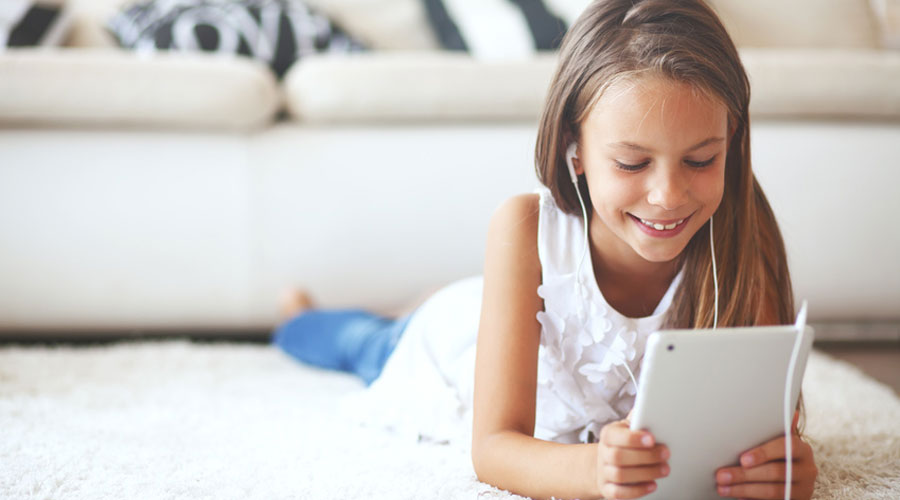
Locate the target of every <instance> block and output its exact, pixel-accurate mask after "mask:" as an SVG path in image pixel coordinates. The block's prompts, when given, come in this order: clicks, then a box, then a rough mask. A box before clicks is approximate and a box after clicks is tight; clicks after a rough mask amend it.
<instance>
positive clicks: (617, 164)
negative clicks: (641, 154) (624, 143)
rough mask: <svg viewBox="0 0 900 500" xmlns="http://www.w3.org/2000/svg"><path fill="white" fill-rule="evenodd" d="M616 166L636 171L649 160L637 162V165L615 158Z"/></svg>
mask: <svg viewBox="0 0 900 500" xmlns="http://www.w3.org/2000/svg"><path fill="white" fill-rule="evenodd" d="M615 162H616V167H618V168H620V169H622V170H625V171H626V172H637V171H638V170H640V169H642V168H644V167H646V166H647V165H648V164H649V163H650V162H649V161H645V162H643V163H638V164H637V165H630V164H628V163H622V162H620V161H619V160H615Z"/></svg>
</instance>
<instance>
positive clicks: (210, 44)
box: [109, 0, 363, 77]
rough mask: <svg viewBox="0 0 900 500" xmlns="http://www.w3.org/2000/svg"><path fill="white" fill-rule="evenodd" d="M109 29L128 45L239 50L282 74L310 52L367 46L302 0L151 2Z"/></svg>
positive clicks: (130, 9) (125, 14) (121, 14)
mask: <svg viewBox="0 0 900 500" xmlns="http://www.w3.org/2000/svg"><path fill="white" fill-rule="evenodd" d="M109 27H110V29H111V30H112V31H113V32H114V33H115V34H116V37H117V38H118V39H119V43H120V44H121V45H122V46H123V47H126V48H130V49H136V50H138V51H142V52H153V51H155V50H158V49H159V50H183V51H197V50H202V51H207V52H216V53H220V54H221V53H231V54H241V55H245V56H250V57H253V58H255V59H259V60H261V61H264V62H265V63H267V64H269V66H271V68H272V70H273V71H275V74H276V75H278V76H279V77H281V76H282V75H284V73H285V72H286V71H287V69H288V68H289V67H290V66H291V64H293V63H294V61H296V60H297V59H299V58H301V57H303V56H306V55H308V54H311V53H314V52H346V51H352V50H362V48H363V46H362V45H361V44H360V43H358V42H357V41H355V40H353V39H352V38H350V37H349V36H347V35H346V34H344V33H343V32H342V31H341V30H340V29H338V28H335V27H334V26H333V25H332V24H331V22H330V21H329V20H328V19H327V18H325V17H323V16H322V15H320V14H317V13H315V12H312V11H310V9H309V8H308V7H307V6H306V5H305V4H304V3H303V2H302V1H301V0H230V1H221V0H178V1H174V2H173V1H170V0H169V1H165V0H148V1H144V2H139V3H136V4H134V5H131V6H129V7H127V8H125V9H123V10H122V11H120V12H119V13H118V14H117V15H116V16H114V17H113V18H112V19H111V20H110V22H109Z"/></svg>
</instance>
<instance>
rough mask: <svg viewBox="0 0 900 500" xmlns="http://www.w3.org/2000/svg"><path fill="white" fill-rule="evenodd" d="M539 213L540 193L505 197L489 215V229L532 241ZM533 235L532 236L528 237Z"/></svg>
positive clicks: (535, 236) (535, 234)
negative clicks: (490, 215) (492, 213)
mask: <svg viewBox="0 0 900 500" xmlns="http://www.w3.org/2000/svg"><path fill="white" fill-rule="evenodd" d="M540 215H541V195H540V194H539V193H537V192H535V193H523V194H517V195H515V196H512V197H510V198H507V199H506V200H505V201H504V202H503V203H502V204H500V206H499V207H498V208H497V210H496V211H495V212H494V215H493V216H492V217H491V231H492V232H497V231H501V232H504V233H507V235H508V236H510V237H513V236H514V237H515V238H514V239H517V240H518V239H520V238H525V240H524V241H529V242H531V243H534V242H535V241H537V240H536V238H537V232H538V225H539V224H538V223H539V221H540ZM531 236H534V238H529V237H531Z"/></svg>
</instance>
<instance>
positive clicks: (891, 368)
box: [814, 341, 900, 396]
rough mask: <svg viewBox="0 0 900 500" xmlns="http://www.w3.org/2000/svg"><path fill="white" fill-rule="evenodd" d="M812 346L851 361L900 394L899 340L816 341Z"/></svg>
mask: <svg viewBox="0 0 900 500" xmlns="http://www.w3.org/2000/svg"><path fill="white" fill-rule="evenodd" d="M814 348H815V349H816V350H819V351H822V352H824V353H826V354H828V355H830V356H832V357H834V358H837V359H840V360H843V361H847V362H849V363H852V364H853V365H855V366H856V367H857V368H859V369H860V370H862V371H863V372H864V373H865V374H866V375H868V376H870V377H872V378H874V379H875V380H878V381H879V382H881V383H883V384H886V385H888V386H889V387H892V388H893V389H894V393H895V394H897V395H898V396H900V342H891V341H885V342H842V341H831V342H816V343H815V344H814Z"/></svg>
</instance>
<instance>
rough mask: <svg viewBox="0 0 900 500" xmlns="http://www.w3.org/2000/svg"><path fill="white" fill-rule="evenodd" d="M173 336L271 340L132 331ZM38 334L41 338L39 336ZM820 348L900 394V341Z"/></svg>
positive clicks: (253, 336)
mask: <svg viewBox="0 0 900 500" xmlns="http://www.w3.org/2000/svg"><path fill="white" fill-rule="evenodd" d="M173 336H175V337H178V336H183V337H190V338H191V339H192V340H196V341H203V342H252V343H260V342H268V338H267V337H266V336H264V335H262V334H261V333H259V332H252V333H248V334H246V335H241V334H234V335H228V336H226V337H221V336H215V335H201V336H196V335H191V334H185V335H173V334H172V333H171V332H170V333H169V334H164V335H154V334H150V335H131V336H129V337H130V338H131V339H133V340H138V339H164V338H172V337H173ZM36 337H38V338H36ZM39 337H40V336H35V335H34V334H33V333H32V334H30V335H27V336H20V337H17V336H15V335H13V336H11V337H10V336H4V337H3V338H0V347H2V346H3V345H4V344H6V345H8V344H9V343H19V344H22V343H24V344H40V343H48V342H49V343H59V341H58V340H51V339H49V338H44V339H40V338H39ZM108 342H115V339H111V338H109V337H95V336H91V335H84V336H82V337H78V338H75V339H72V338H70V339H69V340H68V341H66V342H64V343H68V344H92V343H108ZM814 348H815V349H816V350H819V351H822V352H824V353H826V354H828V355H830V356H832V357H834V358H837V359H840V360H843V361H846V362H848V363H851V364H853V365H855V366H856V367H857V368H859V369H860V370H862V371H863V373H865V374H866V375H868V376H870V377H872V378H874V379H875V380H878V381H879V382H881V383H883V384H886V385H887V386H888V387H891V388H893V389H894V393H895V394H897V395H898V397H900V341H892V340H888V341H834V340H829V341H818V342H816V343H815V344H814Z"/></svg>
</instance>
